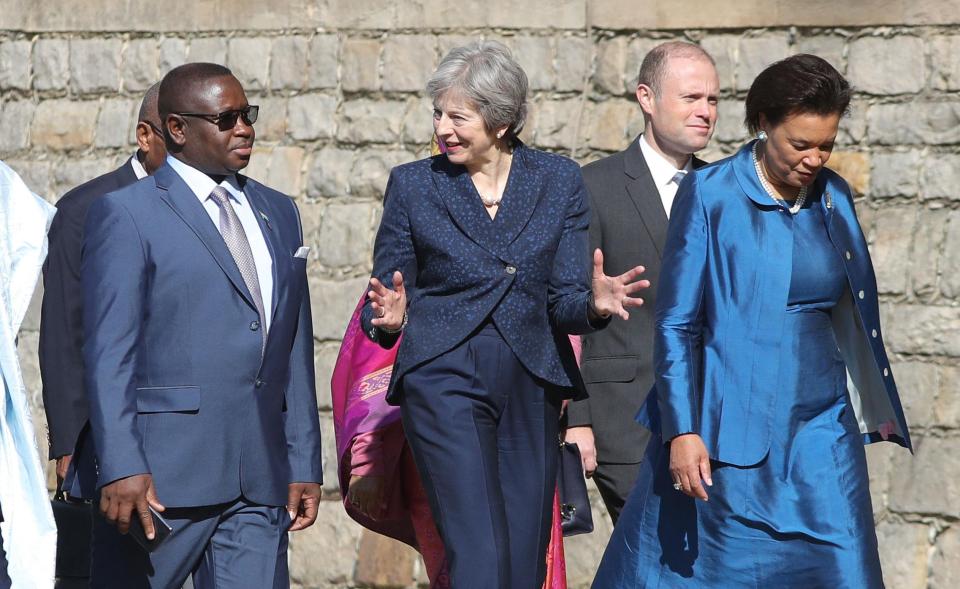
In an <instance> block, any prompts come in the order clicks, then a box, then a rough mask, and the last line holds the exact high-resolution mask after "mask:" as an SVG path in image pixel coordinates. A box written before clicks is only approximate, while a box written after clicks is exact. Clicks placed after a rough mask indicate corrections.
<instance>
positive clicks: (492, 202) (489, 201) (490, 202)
mask: <svg viewBox="0 0 960 589" xmlns="http://www.w3.org/2000/svg"><path fill="white" fill-rule="evenodd" d="M477 194H479V195H480V200H481V201H483V206H485V207H487V208H488V209H491V208H493V207H495V206H499V205H500V201H501V200H503V197H502V196H501V197H500V198H496V197H493V198H490V197H489V196H487V195H485V194H482V193H481V192H480V191H479V190H478V191H477Z"/></svg>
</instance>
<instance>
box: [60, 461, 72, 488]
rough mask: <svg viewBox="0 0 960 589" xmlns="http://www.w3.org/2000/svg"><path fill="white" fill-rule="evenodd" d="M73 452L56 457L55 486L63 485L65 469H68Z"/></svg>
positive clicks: (65, 475)
mask: <svg viewBox="0 0 960 589" xmlns="http://www.w3.org/2000/svg"><path fill="white" fill-rule="evenodd" d="M72 459H73V454H67V455H66V456H61V457H59V458H57V487H58V488H59V487H60V486H61V485H63V479H65V478H67V471H68V470H70V460H72Z"/></svg>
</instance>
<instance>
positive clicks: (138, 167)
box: [130, 154, 149, 180]
mask: <svg viewBox="0 0 960 589" xmlns="http://www.w3.org/2000/svg"><path fill="white" fill-rule="evenodd" d="M130 167H131V168H133V173H134V174H136V175H137V180H143V179H144V178H146V177H147V176H148V175H149V174H147V169H146V168H144V167H143V164H141V163H140V160H138V159H137V154H133V157H132V158H130Z"/></svg>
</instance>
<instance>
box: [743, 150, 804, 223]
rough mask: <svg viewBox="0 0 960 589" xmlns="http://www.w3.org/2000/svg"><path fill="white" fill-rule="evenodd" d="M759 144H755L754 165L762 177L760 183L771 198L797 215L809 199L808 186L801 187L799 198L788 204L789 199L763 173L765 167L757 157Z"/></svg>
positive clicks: (758, 174)
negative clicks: (783, 197) (780, 194)
mask: <svg viewBox="0 0 960 589" xmlns="http://www.w3.org/2000/svg"><path fill="white" fill-rule="evenodd" d="M758 144H759V142H757V143H754V144H753V167H754V168H756V170H757V177H758V178H760V184H761V185H763V189H764V190H766V191H767V194H768V195H769V196H770V198H772V199H773V200H774V201H775V202H776V203H777V204H779V205H780V206H782V207H783V208H785V209H786V210H788V211H789V212H790V214H791V215H796V214H797V213H798V212H799V211H800V209H802V208H803V203H804V202H806V200H807V187H806V186H801V187H800V192H798V193H797V199H796V200H794V201H793V205H792V206H791V205H788V204H787V201H785V200H783V199H782V198H780V196H779V195H778V194H777V192H776V191H775V190H774V189H773V186H771V185H770V182H768V181H767V176H766V175H765V174H764V173H763V169H761V167H760V158H759V157H757V145H758Z"/></svg>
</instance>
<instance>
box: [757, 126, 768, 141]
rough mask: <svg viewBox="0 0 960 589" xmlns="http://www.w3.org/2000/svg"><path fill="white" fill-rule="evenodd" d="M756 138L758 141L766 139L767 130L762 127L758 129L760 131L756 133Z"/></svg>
mask: <svg viewBox="0 0 960 589" xmlns="http://www.w3.org/2000/svg"><path fill="white" fill-rule="evenodd" d="M757 139H759V140H760V141H766V140H767V132H766V131H764V130H763V129H760V131H759V132H758V133H757Z"/></svg>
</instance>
